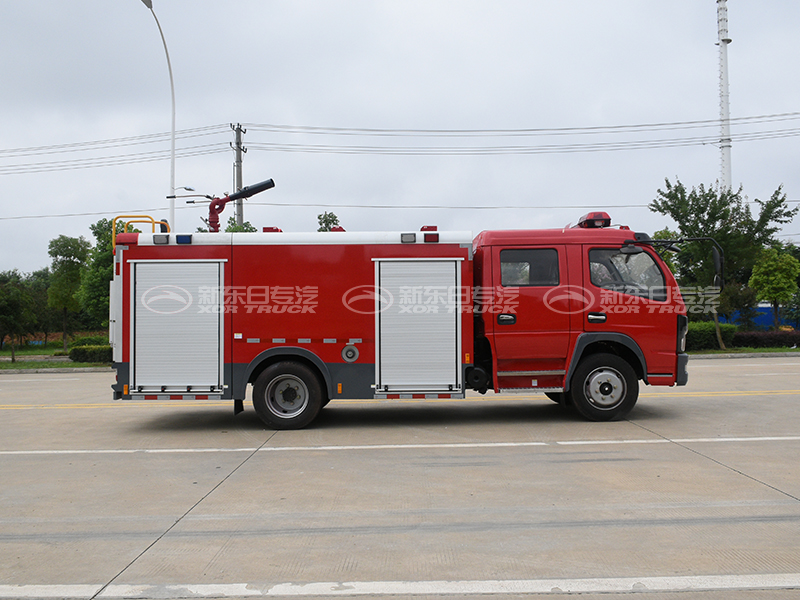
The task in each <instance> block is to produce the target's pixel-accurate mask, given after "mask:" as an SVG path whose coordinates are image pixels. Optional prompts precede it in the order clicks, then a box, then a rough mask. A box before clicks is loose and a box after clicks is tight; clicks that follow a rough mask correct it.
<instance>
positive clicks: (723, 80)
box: [717, 0, 732, 191]
mask: <svg viewBox="0 0 800 600" xmlns="http://www.w3.org/2000/svg"><path fill="white" fill-rule="evenodd" d="M726 2H727V0H717V25H718V28H719V41H718V42H717V43H718V45H719V123H720V134H719V135H720V137H719V149H720V176H719V186H720V191H723V190H724V191H730V190H731V186H732V182H731V109H730V93H729V91H728V44H730V43H731V38H730V37H728V6H727V4H726Z"/></svg>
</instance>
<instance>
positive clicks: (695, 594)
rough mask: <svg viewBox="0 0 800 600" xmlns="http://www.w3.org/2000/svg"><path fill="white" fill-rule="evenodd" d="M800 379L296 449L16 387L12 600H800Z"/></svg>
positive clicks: (511, 405)
mask: <svg viewBox="0 0 800 600" xmlns="http://www.w3.org/2000/svg"><path fill="white" fill-rule="evenodd" d="M799 372H800V357H773V358H767V357H760V358H753V359H747V358H740V359H718V360H692V362H691V363H690V384H689V385H688V386H686V387H683V388H650V387H643V388H642V394H641V397H640V401H639V404H638V405H637V407H636V408H635V409H634V411H633V412H632V413H631V414H630V416H629V418H628V419H627V420H624V421H620V422H615V423H587V422H584V421H582V420H580V419H579V418H577V417H575V416H573V415H572V414H571V413H569V412H565V411H563V410H562V409H561V408H560V407H559V406H557V405H555V404H554V403H552V402H550V401H549V400H547V399H546V398H545V397H544V396H541V395H528V396H492V395H491V394H487V396H485V397H481V396H477V395H475V396H472V395H471V396H470V397H468V398H467V399H466V400H461V401H444V400H437V401H433V400H413V401H412V400H407V401H381V402H373V401H335V402H332V403H331V404H330V405H329V406H328V407H326V408H325V409H324V410H323V413H322V415H321V417H320V418H319V419H318V421H317V422H316V423H315V424H314V426H312V427H310V428H308V429H305V430H301V431H283V432H274V431H268V430H265V428H264V426H263V425H262V424H261V422H260V421H259V420H258V418H257V417H256V415H255V412H254V411H253V410H252V406H250V405H246V410H245V412H244V413H242V414H240V415H238V416H234V415H233V410H232V406H231V405H229V404H228V403H215V402H199V401H198V402H179V401H170V402H161V401H152V402H119V401H116V402H115V401H113V400H111V390H110V387H109V386H110V385H111V383H112V380H113V374H108V373H59V374H31V375H0V418H2V428H1V429H0V598H24V597H27V598H94V597H99V598H179V597H181V598H182V597H193V598H194V597H227V598H234V597H235V598H238V597H256V598H257V597H272V596H277V597H281V596H295V597H296V596H304V597H319V598H329V597H332V596H345V597H361V598H370V597H381V598H414V599H418V598H430V597H443V596H444V597H450V598H460V597H469V596H472V595H474V594H494V595H493V596H492V597H493V598H523V597H524V598H536V597H547V598H551V597H568V596H573V595H576V594H581V595H580V598H582V599H586V598H589V599H596V598H602V599H604V600H608V599H615V598H623V597H624V598H630V595H631V593H632V592H643V594H642V595H644V592H647V594H646V598H647V599H648V600H653V599H669V600H673V599H674V600H677V599H678V598H680V599H681V600H685V599H690V600H695V599H696V598H704V599H705V598H711V599H722V598H725V599H726V600H728V599H739V598H742V599H743V598H747V599H751V598H768V599H775V598H780V599H784V598H797V597H798V595H800V467H798V460H797V457H798V456H800V378H798V373H799ZM635 595H637V594H635Z"/></svg>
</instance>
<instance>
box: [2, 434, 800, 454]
mask: <svg viewBox="0 0 800 600" xmlns="http://www.w3.org/2000/svg"><path fill="white" fill-rule="evenodd" d="M796 441H800V435H785V436H764V437H724V438H675V439H666V438H650V439H632V440H567V441H554V442H475V443H470V442H466V443H453V444H364V445H358V446H268V447H264V448H258V447H253V448H128V449H118V450H113V449H106V450H103V449H99V450H0V456H40V455H44V456H47V455H55V456H57V455H73V454H89V455H91V454H208V453H226V452H256V451H258V452H342V451H360V450H437V449H442V448H445V449H448V448H449V449H455V450H459V449H469V448H529V447H542V446H595V445H597V446H615V445H619V446H628V445H633V444H707V443H708V444H710V443H743V442H796Z"/></svg>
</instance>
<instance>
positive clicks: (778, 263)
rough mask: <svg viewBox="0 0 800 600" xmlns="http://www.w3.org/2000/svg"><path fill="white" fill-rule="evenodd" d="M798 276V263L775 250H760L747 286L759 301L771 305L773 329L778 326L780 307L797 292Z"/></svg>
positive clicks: (799, 269)
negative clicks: (773, 319) (773, 320)
mask: <svg viewBox="0 0 800 600" xmlns="http://www.w3.org/2000/svg"><path fill="white" fill-rule="evenodd" d="M798 275H800V261H798V260H797V259H796V258H794V257H793V256H792V255H791V254H788V253H786V252H779V251H778V250H776V249H775V248H766V249H764V250H762V251H761V254H760V255H759V257H758V261H757V262H756V264H755V265H754V266H753V275H752V276H751V277H750V282H749V285H750V287H751V288H753V289H754V290H755V291H756V294H758V299H759V300H762V301H764V302H769V303H770V304H772V311H773V315H774V318H775V329H778V327H779V326H780V305H781V304H785V303H787V302H789V301H791V299H792V296H794V294H795V292H797V277H798Z"/></svg>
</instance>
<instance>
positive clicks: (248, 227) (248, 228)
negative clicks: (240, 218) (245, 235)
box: [225, 217, 258, 233]
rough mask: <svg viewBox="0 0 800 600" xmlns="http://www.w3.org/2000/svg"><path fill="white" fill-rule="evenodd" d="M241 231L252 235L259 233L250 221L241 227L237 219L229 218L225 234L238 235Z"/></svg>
mask: <svg viewBox="0 0 800 600" xmlns="http://www.w3.org/2000/svg"><path fill="white" fill-rule="evenodd" d="M239 231H244V232H249V233H252V232H254V231H258V229H256V227H255V226H254V225H253V224H252V223H250V221H244V222H243V223H242V224H241V225H237V224H236V217H228V226H227V227H225V233H236V232H239Z"/></svg>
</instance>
